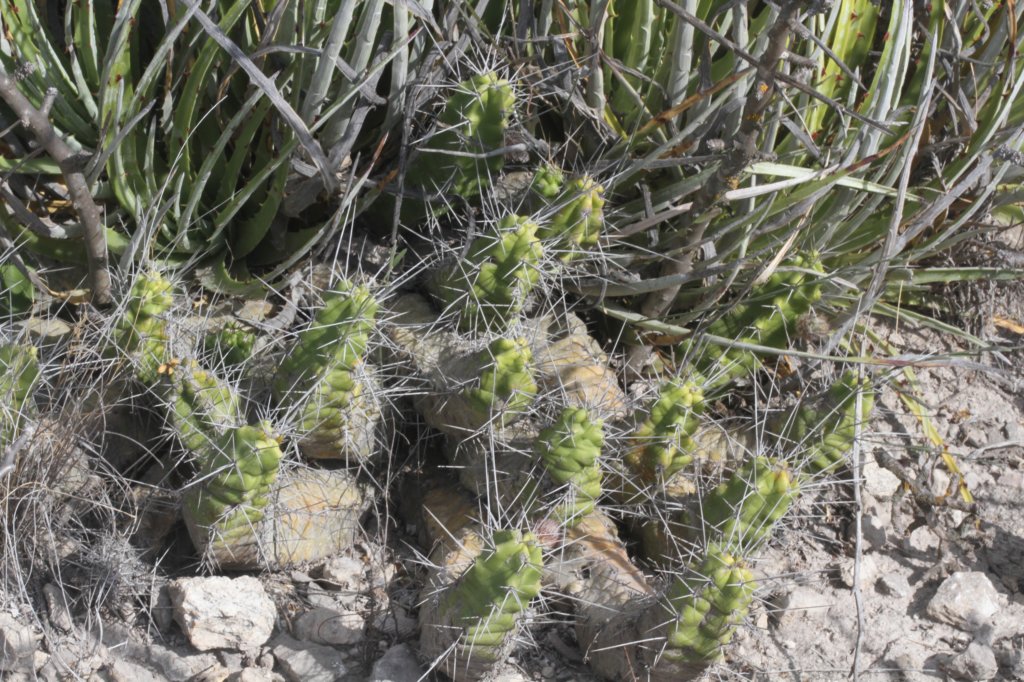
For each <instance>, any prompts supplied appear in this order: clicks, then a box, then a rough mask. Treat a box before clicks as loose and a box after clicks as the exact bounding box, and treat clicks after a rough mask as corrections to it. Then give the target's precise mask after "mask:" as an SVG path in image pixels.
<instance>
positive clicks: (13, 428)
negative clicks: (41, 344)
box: [0, 343, 39, 449]
mask: <svg viewBox="0 0 1024 682" xmlns="http://www.w3.org/2000/svg"><path fill="white" fill-rule="evenodd" d="M38 382H39V359H38V352H37V351H36V349H35V347H33V346H27V345H22V344H16V343H7V344H3V345H0V396H3V398H0V400H2V403H0V449H2V448H4V447H6V446H7V445H8V444H9V443H10V442H11V441H12V440H14V438H16V437H17V433H18V430H19V429H20V428H21V426H22V424H23V423H24V421H25V419H26V417H27V416H28V415H30V414H31V413H32V412H33V409H32V407H33V402H32V401H33V396H34V394H35V387H36V385H37V384H38Z"/></svg>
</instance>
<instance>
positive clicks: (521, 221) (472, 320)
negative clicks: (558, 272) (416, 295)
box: [432, 215, 543, 332]
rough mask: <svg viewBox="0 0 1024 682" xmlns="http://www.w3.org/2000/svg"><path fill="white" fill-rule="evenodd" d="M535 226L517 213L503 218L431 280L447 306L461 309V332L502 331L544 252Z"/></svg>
mask: <svg viewBox="0 0 1024 682" xmlns="http://www.w3.org/2000/svg"><path fill="white" fill-rule="evenodd" d="M537 229H538V228H537V225H536V224H535V223H533V222H532V221H530V220H528V219H526V218H523V217H521V216H516V215H511V216H506V217H504V218H502V219H501V220H500V221H499V222H498V225H497V229H496V230H495V231H494V232H492V233H490V234H484V235H481V236H479V237H477V238H476V239H475V240H474V241H473V243H472V244H471V245H470V248H469V251H468V252H467V253H466V256H465V258H463V259H461V260H460V261H459V262H458V263H454V264H452V265H450V266H448V267H446V268H445V269H444V270H443V271H442V272H441V273H440V274H439V275H438V277H437V278H436V280H435V281H434V282H432V288H433V290H434V293H435V295H436V296H437V297H438V298H439V299H440V300H441V302H442V303H444V305H445V306H446V307H447V308H454V309H457V310H458V311H459V326H460V327H461V328H462V329H463V330H465V331H484V330H494V331H498V332H501V331H504V330H505V329H507V328H508V325H509V323H511V322H512V320H513V319H514V318H515V316H516V315H518V314H519V313H520V311H522V309H523V306H524V305H525V303H526V299H527V297H528V296H529V294H530V291H531V290H532V289H533V287H534V286H535V285H536V284H537V282H538V280H539V279H540V270H539V264H540V260H541V257H542V256H543V249H542V248H541V244H540V240H539V239H538V238H537Z"/></svg>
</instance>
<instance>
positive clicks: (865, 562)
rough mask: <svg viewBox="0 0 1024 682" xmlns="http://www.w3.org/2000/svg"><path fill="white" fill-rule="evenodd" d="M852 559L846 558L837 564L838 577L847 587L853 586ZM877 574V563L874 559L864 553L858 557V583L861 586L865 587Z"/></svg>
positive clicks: (872, 581) (873, 580)
mask: <svg viewBox="0 0 1024 682" xmlns="http://www.w3.org/2000/svg"><path fill="white" fill-rule="evenodd" d="M854 563H855V562H854V561H853V559H846V560H844V561H843V562H842V563H841V564H839V579H840V580H842V581H843V584H844V585H846V586H847V587H853V569H854ZM877 575H878V565H877V564H876V563H875V560H874V559H873V558H872V557H871V555H869V554H864V555H862V556H861V558H860V584H861V587H866V586H868V585H871V584H872V583H874V582H875V577H876V576H877Z"/></svg>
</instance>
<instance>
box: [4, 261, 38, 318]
mask: <svg viewBox="0 0 1024 682" xmlns="http://www.w3.org/2000/svg"><path fill="white" fill-rule="evenodd" d="M26 267H27V266H26ZM35 298H36V289H35V287H34V286H33V285H32V280H30V279H29V278H28V277H26V276H25V275H24V274H23V273H22V272H21V270H19V269H18V268H17V266H15V265H14V264H13V263H0V317H12V316H14V317H20V316H22V315H27V314H28V313H30V312H31V311H32V304H33V303H34V302H35Z"/></svg>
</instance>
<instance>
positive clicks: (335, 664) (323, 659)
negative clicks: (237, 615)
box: [273, 635, 348, 682]
mask: <svg viewBox="0 0 1024 682" xmlns="http://www.w3.org/2000/svg"><path fill="white" fill-rule="evenodd" d="M273 645H274V657H275V658H276V659H277V664H278V665H279V666H280V667H281V670H282V671H283V672H284V676H285V678H286V679H288V680H290V681H291V682H334V681H335V680H338V679H341V678H342V677H344V676H345V674H346V673H347V672H348V671H347V670H346V668H345V664H344V663H342V661H341V655H340V654H339V653H338V652H337V651H335V650H334V649H332V648H330V647H327V646H321V645H319V644H309V643H307V642H299V641H297V640H294V639H292V638H291V637H289V636H288V635H278V636H277V637H275V638H274V642H273Z"/></svg>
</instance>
